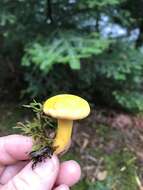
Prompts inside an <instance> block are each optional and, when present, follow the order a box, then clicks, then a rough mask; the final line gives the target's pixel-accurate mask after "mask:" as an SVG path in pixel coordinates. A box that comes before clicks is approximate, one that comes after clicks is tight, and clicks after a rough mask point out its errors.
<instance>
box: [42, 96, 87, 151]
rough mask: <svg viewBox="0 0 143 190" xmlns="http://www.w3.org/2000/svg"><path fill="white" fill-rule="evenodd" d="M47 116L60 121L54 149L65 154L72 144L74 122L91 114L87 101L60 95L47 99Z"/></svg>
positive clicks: (45, 106) (45, 110)
mask: <svg viewBox="0 0 143 190" xmlns="http://www.w3.org/2000/svg"><path fill="white" fill-rule="evenodd" d="M43 111H44V113H45V114H46V115H49V116H51V117H53V118H57V119H58V129H57V132H56V137H55V139H54V143H53V147H57V149H56V151H55V153H56V154H59V153H61V152H63V151H64V150H65V149H66V148H67V146H68V145H69V143H70V139H71V134H72V127H73V120H78V119H83V118H85V117H87V116H88V115H89V113H90V107H89V104H88V102H87V101H86V100H84V99H83V98H81V97H79V96H75V95H71V94H60V95H56V96H53V97H51V98H49V99H47V100H46V101H45V103H44V105H43Z"/></svg>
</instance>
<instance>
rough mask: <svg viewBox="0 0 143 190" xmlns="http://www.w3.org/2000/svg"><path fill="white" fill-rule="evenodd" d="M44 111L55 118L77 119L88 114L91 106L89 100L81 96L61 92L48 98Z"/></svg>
mask: <svg viewBox="0 0 143 190" xmlns="http://www.w3.org/2000/svg"><path fill="white" fill-rule="evenodd" d="M43 111H44V113H45V114H46V115H49V116H51V117H53V118H59V119H69V120H77V119H83V118H85V117H86V116H88V115H89V113H90V107H89V104H88V102H87V101H86V100H84V99H83V98H81V97H79V96H75V95H71V94H60V95H56V96H53V97H51V98H49V99H47V100H46V101H45V103H44V105H43Z"/></svg>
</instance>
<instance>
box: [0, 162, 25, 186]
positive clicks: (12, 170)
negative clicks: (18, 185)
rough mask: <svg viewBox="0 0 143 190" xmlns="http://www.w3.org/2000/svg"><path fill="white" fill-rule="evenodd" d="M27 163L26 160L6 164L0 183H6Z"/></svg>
mask: <svg viewBox="0 0 143 190" xmlns="http://www.w3.org/2000/svg"><path fill="white" fill-rule="evenodd" d="M26 164H27V161H19V162H17V163H16V164H13V165H10V166H7V167H6V168H5V170H4V171H3V173H2V175H1V177H0V184H3V185H4V184H6V183H7V182H8V181H9V180H10V179H11V178H13V177H14V176H15V175H16V174H17V173H19V172H20V171H21V170H22V169H23V168H24V167H25V166H26Z"/></svg>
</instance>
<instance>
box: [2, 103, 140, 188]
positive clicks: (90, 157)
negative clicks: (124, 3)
mask: <svg viewBox="0 0 143 190" xmlns="http://www.w3.org/2000/svg"><path fill="white" fill-rule="evenodd" d="M21 105H22V103H18V104H17V103H14V102H13V103H1V105H0V121H1V122H0V134H1V136H2V135H7V134H12V133H16V132H18V131H16V130H15V129H14V128H13V127H14V126H15V125H16V122H17V121H24V120H27V119H29V113H28V112H27V111H26V110H24V108H22V107H21ZM142 123H143V119H142V116H140V115H139V116H132V115H127V114H125V113H116V112H114V111H113V110H103V109H100V108H98V109H97V108H96V110H94V109H93V111H92V113H91V115H90V116H89V117H88V118H87V119H84V120H82V121H81V122H75V123H74V132H73V137H72V139H73V140H72V146H71V148H70V150H69V151H68V153H66V154H65V155H64V157H62V158H61V159H62V160H68V159H74V160H77V161H78V162H79V163H80V165H81V168H82V179H81V181H80V182H79V183H78V184H77V185H76V186H75V187H74V188H73V190H137V189H139V190H143V187H142V185H141V184H143V127H142Z"/></svg>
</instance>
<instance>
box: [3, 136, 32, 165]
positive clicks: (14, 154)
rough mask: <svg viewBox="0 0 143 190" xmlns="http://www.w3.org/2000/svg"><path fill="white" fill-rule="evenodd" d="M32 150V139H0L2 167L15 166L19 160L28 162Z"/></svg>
mask: <svg viewBox="0 0 143 190" xmlns="http://www.w3.org/2000/svg"><path fill="white" fill-rule="evenodd" d="M31 148H32V140H31V138H30V137H25V136H21V135H9V136H6V137H0V155H1V156H0V163H1V165H9V164H14V163H15V162H17V161H18V160H27V159H28V152H30V150H31Z"/></svg>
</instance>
